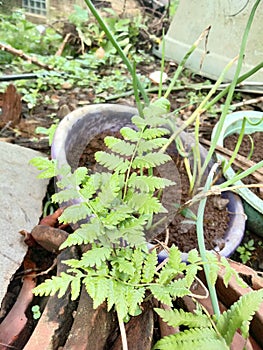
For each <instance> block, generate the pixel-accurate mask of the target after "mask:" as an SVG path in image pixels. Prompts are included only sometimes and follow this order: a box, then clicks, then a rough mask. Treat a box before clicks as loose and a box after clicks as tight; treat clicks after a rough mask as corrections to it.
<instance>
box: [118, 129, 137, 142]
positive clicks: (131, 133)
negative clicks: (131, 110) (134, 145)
mask: <svg viewBox="0 0 263 350" xmlns="http://www.w3.org/2000/svg"><path fill="white" fill-rule="evenodd" d="M120 133H121V135H122V137H123V138H124V139H125V140H128V141H132V142H138V141H139V140H140V139H141V136H140V132H138V131H135V130H133V129H131V128H129V127H126V126H125V127H123V128H121V130H120Z"/></svg>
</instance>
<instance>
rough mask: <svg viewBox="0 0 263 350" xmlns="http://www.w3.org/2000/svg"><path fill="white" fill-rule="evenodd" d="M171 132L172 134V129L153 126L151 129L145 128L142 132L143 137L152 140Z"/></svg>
mask: <svg viewBox="0 0 263 350" xmlns="http://www.w3.org/2000/svg"><path fill="white" fill-rule="evenodd" d="M169 134H170V131H169V130H168V129H166V128H151V129H146V130H144V132H143V134H142V138H143V139H145V140H152V139H155V138H157V137H161V136H164V135H169Z"/></svg>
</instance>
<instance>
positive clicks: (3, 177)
mask: <svg viewBox="0 0 263 350" xmlns="http://www.w3.org/2000/svg"><path fill="white" fill-rule="evenodd" d="M41 155H42V154H41V153H40V152H37V151H34V150H31V149H28V148H24V147H21V146H17V145H13V144H9V143H6V142H0V208H1V209H0V212H1V214H0V230H1V231H0V232H1V245H0V271H1V273H0V305H1V303H2V300H3V297H4V296H5V293H6V290H7V287H8V284H9V282H10V280H11V279H12V276H13V275H14V273H15V272H16V270H17V269H18V268H19V267H20V265H21V263H22V261H23V258H24V256H25V254H26V251H27V246H26V245H25V243H24V241H23V236H22V235H20V234H19V231H20V230H26V231H31V230H32V228H33V227H34V226H35V225H36V224H38V221H39V217H40V216H41V213H42V200H43V198H44V196H45V193H46V190H47V183H48V181H47V180H40V179H38V178H37V175H38V173H39V172H38V170H37V169H35V168H34V167H33V166H32V165H30V164H29V160H30V159H32V158H34V157H37V156H41Z"/></svg>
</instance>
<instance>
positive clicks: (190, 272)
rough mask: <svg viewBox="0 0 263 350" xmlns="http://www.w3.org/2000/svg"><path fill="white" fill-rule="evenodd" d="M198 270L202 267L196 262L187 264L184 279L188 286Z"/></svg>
mask: <svg viewBox="0 0 263 350" xmlns="http://www.w3.org/2000/svg"><path fill="white" fill-rule="evenodd" d="M200 270H202V267H201V266H198V265H197V264H189V265H187V266H186V270H185V279H186V281H187V285H188V286H191V284H192V283H193V282H194V280H195V278H196V275H197V272H198V271H200Z"/></svg>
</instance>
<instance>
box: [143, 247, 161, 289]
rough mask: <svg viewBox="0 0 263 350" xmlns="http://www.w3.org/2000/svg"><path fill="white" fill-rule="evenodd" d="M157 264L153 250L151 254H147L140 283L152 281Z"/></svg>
mask: <svg viewBox="0 0 263 350" xmlns="http://www.w3.org/2000/svg"><path fill="white" fill-rule="evenodd" d="M157 262H158V259H157V253H156V250H153V251H152V252H151V253H149V254H147V256H146V258H145V261H144V265H143V269H142V282H144V283H150V282H152V281H153V277H154V275H155V272H156V266H157Z"/></svg>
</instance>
